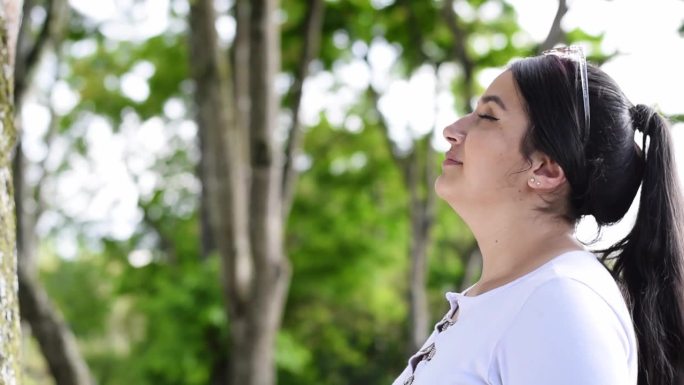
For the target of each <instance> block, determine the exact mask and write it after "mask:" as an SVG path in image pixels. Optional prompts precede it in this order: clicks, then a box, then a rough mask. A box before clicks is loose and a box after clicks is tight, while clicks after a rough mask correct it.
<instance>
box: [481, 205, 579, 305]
mask: <svg viewBox="0 0 684 385" xmlns="http://www.w3.org/2000/svg"><path fill="white" fill-rule="evenodd" d="M496 211H497V212H498V214H497V213H494V212H492V213H488V214H492V215H482V214H481V213H480V214H479V215H477V220H476V221H468V225H469V226H470V228H471V230H472V232H473V234H474V236H475V239H476V240H477V243H478V246H479V248H480V252H481V254H482V275H481V277H480V280H479V281H478V283H477V284H476V285H475V287H473V288H472V289H471V290H470V291H469V292H468V295H470V296H474V295H478V294H482V293H484V292H486V291H489V290H491V289H494V288H496V287H499V286H501V285H504V284H506V283H508V282H510V281H513V280H515V279H516V278H518V277H520V276H522V275H525V274H527V273H529V272H530V271H532V270H534V269H536V268H537V267H539V266H541V265H543V264H544V263H546V262H548V261H549V260H551V259H553V258H554V257H555V256H557V255H559V254H562V253H563V252H566V251H571V250H582V249H584V247H583V246H582V244H581V243H579V242H578V241H577V240H576V239H575V237H574V235H573V233H574V228H573V226H572V225H571V224H568V223H566V222H563V221H561V220H558V219H553V218H551V217H550V216H549V215H543V214H541V213H536V212H534V211H526V212H525V213H524V214H521V213H519V211H518V213H519V214H518V215H512V213H511V211H508V210H496Z"/></svg>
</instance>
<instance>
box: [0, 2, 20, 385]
mask: <svg viewBox="0 0 684 385" xmlns="http://www.w3.org/2000/svg"><path fill="white" fill-rule="evenodd" d="M20 9H21V1H17V0H14V1H12V0H0V64H1V65H2V68H3V70H2V71H0V119H1V120H0V232H1V233H0V314H2V317H0V336H2V337H0V385H10V384H18V383H20V373H21V365H20V362H19V359H20V351H19V350H20V344H21V331H20V328H19V305H18V298H17V270H16V269H17V257H16V244H15V242H16V241H15V235H16V233H15V231H16V228H15V215H14V196H13V195H14V191H13V186H12V173H11V168H12V164H11V154H12V151H13V148H14V145H15V141H16V130H15V127H14V96H13V76H14V74H13V71H14V54H15V49H16V46H15V44H16V39H17V34H18V33H19V22H20V12H19V10H20Z"/></svg>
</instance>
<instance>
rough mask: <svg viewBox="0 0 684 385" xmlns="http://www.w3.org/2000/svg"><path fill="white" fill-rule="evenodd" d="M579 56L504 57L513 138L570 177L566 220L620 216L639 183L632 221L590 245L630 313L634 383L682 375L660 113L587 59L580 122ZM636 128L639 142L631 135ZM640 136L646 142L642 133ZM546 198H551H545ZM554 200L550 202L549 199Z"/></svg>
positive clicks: (682, 230)
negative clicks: (521, 132)
mask: <svg viewBox="0 0 684 385" xmlns="http://www.w3.org/2000/svg"><path fill="white" fill-rule="evenodd" d="M578 67H579V66H577V65H576V63H575V62H574V61H573V60H570V59H565V58H559V57H557V56H552V55H549V56H539V57H534V58H528V59H524V60H520V61H517V62H515V63H513V64H512V65H511V66H510V70H511V72H512V73H513V77H514V79H515V81H516V86H517V88H518V91H519V92H520V94H521V96H522V98H523V99H524V101H525V104H526V106H525V107H526V110H527V115H528V119H529V122H530V125H529V129H528V130H527V133H526V135H525V136H524V138H523V140H522V143H521V152H522V153H523V155H524V156H526V157H528V159H529V156H530V155H531V153H532V152H533V151H534V150H538V151H541V152H543V153H545V154H546V155H548V156H549V157H551V158H552V159H554V160H555V161H556V162H558V164H559V165H560V166H561V167H562V168H563V171H564V173H565V175H566V179H567V181H568V185H569V187H570V189H569V193H568V196H567V198H566V199H563V201H562V202H561V203H563V205H562V206H563V207H564V208H565V209H564V210H563V211H562V212H560V213H558V212H557V211H558V210H557V208H556V206H557V205H556V206H554V205H548V206H546V207H542V208H540V210H542V211H546V212H556V213H557V214H558V215H560V216H561V217H562V218H563V219H564V220H566V221H568V222H569V223H573V224H577V223H578V221H579V220H580V219H581V217H583V216H585V215H592V216H593V217H594V218H595V219H596V222H597V224H598V225H599V228H600V227H601V226H604V225H609V224H613V223H615V222H618V221H620V220H621V219H622V218H623V217H624V215H625V214H626V213H627V211H628V209H629V207H630V205H631V203H632V201H633V200H634V197H635V196H636V193H637V190H638V189H639V186H640V185H641V198H640V201H639V209H638V214H637V217H636V222H635V224H634V228H633V229H632V230H631V232H630V233H629V234H628V235H627V236H626V237H625V238H624V239H622V240H620V241H619V242H617V243H616V244H615V245H613V246H611V247H609V248H607V249H603V250H596V251H595V252H597V253H599V254H600V255H601V261H602V262H603V263H604V265H605V266H606V267H607V268H608V269H609V270H610V271H611V273H612V275H613V277H614V278H615V279H616V281H617V282H618V284H619V285H620V287H621V289H622V290H623V294H624V295H625V300H626V302H627V303H628V306H629V308H630V311H631V313H632V319H633V322H634V327H635V331H636V336H637V342H638V350H639V376H638V377H639V379H638V384H639V385H666V384H667V385H671V384H680V383H682V382H683V381H684V345H683V344H684V313H683V312H684V285H683V282H682V274H683V272H684V215H683V214H682V210H683V209H684V206H683V205H684V199H683V198H682V193H681V190H680V187H679V184H678V180H677V173H676V170H675V161H674V154H673V146H672V139H671V137H670V132H669V128H668V124H667V122H666V121H665V119H664V118H663V117H662V116H661V115H659V114H658V113H657V112H655V111H654V110H653V109H651V108H650V107H647V106H644V105H637V106H634V105H632V103H630V102H629V100H628V99H627V98H626V97H625V95H624V94H623V92H622V91H621V90H620V88H619V87H618V85H617V84H616V83H615V81H613V79H612V78H610V77H609V76H608V75H607V74H606V73H604V72H603V71H602V70H601V69H599V68H598V67H596V66H594V65H591V64H589V66H588V78H589V79H588V80H589V111H590V116H591V120H590V124H589V127H584V126H585V123H584V111H583V102H582V100H583V99H582V89H581V82H580V80H579V79H580V78H579V76H578V72H577V71H578V70H579V68H578ZM635 130H640V131H641V132H643V136H644V141H643V146H642V147H643V151H642V150H641V149H640V148H639V146H638V145H637V144H636V142H635V139H634V136H635V134H634V132H635ZM646 139H648V143H647V141H646ZM552 203H553V202H552ZM556 203H557V202H556Z"/></svg>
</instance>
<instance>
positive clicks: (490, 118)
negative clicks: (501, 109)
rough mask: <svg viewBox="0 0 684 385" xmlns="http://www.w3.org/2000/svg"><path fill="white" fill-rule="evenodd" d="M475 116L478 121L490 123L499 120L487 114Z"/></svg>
mask: <svg viewBox="0 0 684 385" xmlns="http://www.w3.org/2000/svg"><path fill="white" fill-rule="evenodd" d="M477 116H478V117H479V118H480V119H485V120H491V121H494V122H495V121H497V120H499V119H497V118H495V117H493V116H491V115H487V114H477Z"/></svg>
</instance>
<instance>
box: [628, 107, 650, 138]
mask: <svg viewBox="0 0 684 385" xmlns="http://www.w3.org/2000/svg"><path fill="white" fill-rule="evenodd" d="M629 115H630V116H631V118H632V128H633V129H634V131H636V130H639V131H641V132H642V133H643V134H644V135H650V133H651V132H650V131H651V130H650V124H649V122H650V120H651V117H652V116H653V110H652V109H651V107H649V106H647V105H644V104H637V105H635V106H632V107H630V108H629Z"/></svg>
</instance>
